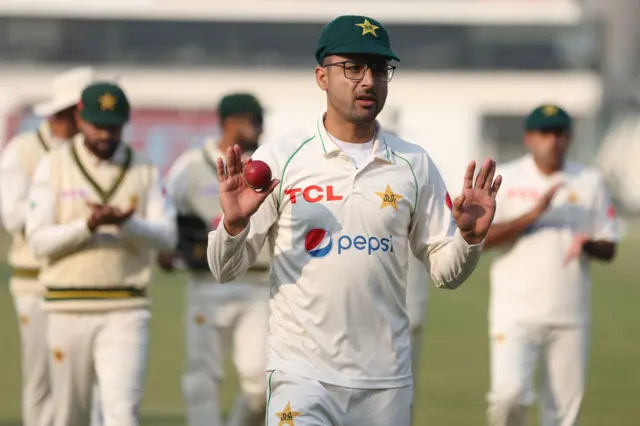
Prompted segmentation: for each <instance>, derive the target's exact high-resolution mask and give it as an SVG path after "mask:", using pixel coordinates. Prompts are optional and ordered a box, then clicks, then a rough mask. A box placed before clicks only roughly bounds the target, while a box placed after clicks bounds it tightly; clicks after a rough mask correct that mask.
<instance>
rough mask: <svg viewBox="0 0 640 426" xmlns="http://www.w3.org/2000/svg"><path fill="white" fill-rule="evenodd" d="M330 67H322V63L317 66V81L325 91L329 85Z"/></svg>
mask: <svg viewBox="0 0 640 426" xmlns="http://www.w3.org/2000/svg"><path fill="white" fill-rule="evenodd" d="M328 69H329V68H326V67H322V66H320V65H318V66H317V67H316V83H317V84H318V87H319V88H320V89H321V90H323V91H326V90H327V88H328V87H329V75H328V72H327V71H328Z"/></svg>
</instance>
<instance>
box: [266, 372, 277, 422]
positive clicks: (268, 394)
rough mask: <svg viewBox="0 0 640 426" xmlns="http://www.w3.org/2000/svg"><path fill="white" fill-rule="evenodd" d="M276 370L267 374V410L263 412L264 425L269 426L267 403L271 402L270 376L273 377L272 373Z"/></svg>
mask: <svg viewBox="0 0 640 426" xmlns="http://www.w3.org/2000/svg"><path fill="white" fill-rule="evenodd" d="M275 372H276V371H275V370H273V371H272V372H271V374H269V382H268V385H267V412H266V413H265V414H264V426H269V405H270V404H271V378H272V377H273V373H275Z"/></svg>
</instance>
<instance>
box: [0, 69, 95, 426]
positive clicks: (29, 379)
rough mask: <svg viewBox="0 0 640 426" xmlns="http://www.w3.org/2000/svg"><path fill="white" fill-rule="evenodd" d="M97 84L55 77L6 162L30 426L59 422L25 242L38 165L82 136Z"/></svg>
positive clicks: (0, 174) (75, 75)
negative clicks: (86, 94) (81, 106)
mask: <svg viewBox="0 0 640 426" xmlns="http://www.w3.org/2000/svg"><path fill="white" fill-rule="evenodd" d="M93 79H94V71H93V69H92V68H89V67H82V68H76V69H72V70H69V71H67V72H65V73H62V74H60V75H58V76H57V77H55V78H54V79H53V82H52V91H51V97H50V99H48V100H47V101H45V102H42V103H40V104H37V105H35V107H34V110H33V112H34V114H35V115H36V116H38V117H42V118H44V120H43V121H42V122H41V123H40V126H39V127H38V129H37V130H35V131H27V132H24V133H21V134H19V135H17V136H15V137H14V138H13V139H12V140H11V141H10V142H9V144H8V145H7V147H6V149H5V150H4V152H3V153H2V158H1V159H0V197H1V202H0V206H2V209H1V210H0V213H1V214H2V223H3V225H4V227H5V229H6V231H7V233H8V234H10V235H11V236H12V244H11V248H10V250H9V264H10V265H11V267H12V269H13V271H12V276H11V281H10V286H11V294H12V295H13V301H14V305H15V309H16V313H17V315H18V323H19V326H20V337H21V344H22V345H21V346H22V347H21V357H22V363H21V364H22V383H23V389H22V421H23V424H24V425H25V426H49V425H50V424H51V422H52V420H53V405H52V403H51V395H50V384H49V366H48V359H49V358H48V350H47V316H46V314H45V312H44V311H43V309H42V307H41V303H42V297H43V295H44V291H45V289H44V286H43V285H42V284H41V283H40V282H39V281H38V274H39V272H40V261H38V260H37V259H36V258H34V256H33V255H32V254H31V251H30V249H29V246H28V244H27V241H26V238H25V222H26V217H27V209H28V204H29V203H28V195H29V187H30V186H31V180H32V177H33V173H34V171H35V169H36V165H37V164H38V162H39V161H40V160H41V159H42V158H43V157H44V156H45V154H46V153H47V152H48V151H49V150H51V149H54V148H56V147H58V146H61V145H64V144H65V143H67V142H69V140H71V138H72V137H74V136H75V135H76V133H77V132H78V127H77V125H76V121H75V113H76V105H77V103H78V99H80V94H81V93H82V89H84V87H86V86H87V85H88V84H89V83H91V82H92V81H93Z"/></svg>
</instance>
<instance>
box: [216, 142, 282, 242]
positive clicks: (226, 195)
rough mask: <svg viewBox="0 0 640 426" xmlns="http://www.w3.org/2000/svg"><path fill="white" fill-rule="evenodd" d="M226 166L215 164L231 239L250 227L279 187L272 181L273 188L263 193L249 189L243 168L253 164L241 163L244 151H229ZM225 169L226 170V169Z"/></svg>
mask: <svg viewBox="0 0 640 426" xmlns="http://www.w3.org/2000/svg"><path fill="white" fill-rule="evenodd" d="M226 156H227V158H226V162H225V160H223V159H222V158H218V159H217V161H216V168H217V171H218V182H219V183H220V205H221V207H222V211H223V213H224V219H223V224H224V227H225V229H226V231H227V232H228V233H229V235H232V236H234V235H237V234H239V233H240V232H242V230H243V229H244V228H245V227H246V226H247V225H248V224H249V220H250V218H251V216H252V215H253V214H254V213H255V212H256V211H258V208H259V207H260V205H261V204H262V203H263V202H264V200H266V199H267V197H268V196H269V194H271V193H272V192H273V190H274V189H275V188H276V186H278V184H279V183H280V181H279V180H278V179H273V180H272V181H271V185H269V187H268V188H267V189H266V190H264V191H261V192H256V191H255V190H253V189H251V188H249V187H248V186H247V184H246V182H245V181H244V179H243V177H242V171H243V168H244V166H245V165H246V164H247V163H248V162H250V161H251V159H247V160H245V161H244V162H243V161H242V151H241V149H240V147H239V146H238V145H234V146H233V147H231V148H228V149H227V152H226ZM225 166H226V167H225Z"/></svg>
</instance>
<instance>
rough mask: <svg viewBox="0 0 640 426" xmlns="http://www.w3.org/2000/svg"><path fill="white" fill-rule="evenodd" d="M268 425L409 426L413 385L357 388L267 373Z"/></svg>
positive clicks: (289, 375) (279, 373)
mask: <svg viewBox="0 0 640 426" xmlns="http://www.w3.org/2000/svg"><path fill="white" fill-rule="evenodd" d="M267 381H268V387H269V391H268V402H267V418H266V426H283V425H295V426H409V425H410V424H411V405H412V400H413V386H412V385H409V386H404V387H400V388H391V389H354V388H345V387H341V386H335V385H330V384H328V383H322V382H319V381H317V380H313V379H307V378H304V377H300V376H297V375H294V374H289V373H285V372H283V371H280V370H275V371H271V372H268V373H267Z"/></svg>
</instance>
